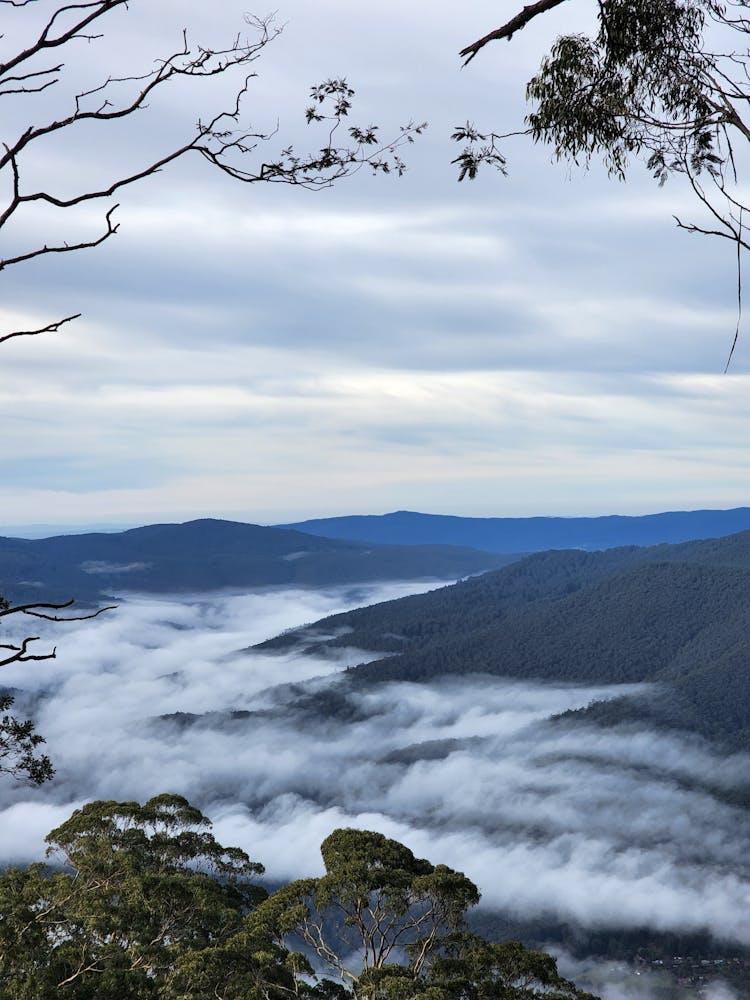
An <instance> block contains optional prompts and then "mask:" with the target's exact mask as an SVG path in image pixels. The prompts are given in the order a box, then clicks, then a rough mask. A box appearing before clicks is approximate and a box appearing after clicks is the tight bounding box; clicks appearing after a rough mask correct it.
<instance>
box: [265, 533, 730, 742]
mask: <svg viewBox="0 0 750 1000" xmlns="http://www.w3.org/2000/svg"><path fill="white" fill-rule="evenodd" d="M748 594H750V532H743V533H741V534H738V535H732V536H729V537H728V538H721V539H711V540H706V541H699V542H687V543H684V544H680V545H674V546H672V545H659V546H654V547H650V548H634V547H628V548H624V549H610V550H607V551H605V552H592V553H587V552H581V551H577V550H574V551H560V552H556V551H552V552H545V553H540V554H538V555H533V556H529V557H527V558H525V559H523V560H520V561H519V562H516V563H513V564H512V565H510V566H508V567H506V568H504V569H501V570H497V571H494V572H490V573H486V574H484V575H483V576H481V577H478V578H475V579H470V580H465V581H462V582H460V583H458V584H456V585H455V586H452V587H446V588H443V589H441V590H438V591H433V592H431V593H429V594H423V595H418V596H415V597H409V598H404V599H402V600H398V601H390V602H387V603H383V604H380V605H376V606H374V607H370V608H361V609H358V610H357V611H352V612H349V613H346V614H342V615H335V616H332V617H330V618H328V619H325V620H323V621H322V622H318V623H316V624H315V625H313V626H308V627H306V628H305V629H300V630H296V631H293V632H291V633H287V634H285V635H282V636H279V637H277V638H276V639H273V640H270V641H269V642H266V643H264V644H262V646H261V647H260V648H264V649H284V648H289V647H292V646H294V645H295V644H302V645H304V647H305V648H307V649H309V650H311V651H315V652H318V653H320V652H323V651H325V650H326V649H337V648H338V649H340V648H344V647H352V648H354V649H360V650H370V651H377V652H380V653H382V654H386V655H385V656H382V657H381V658H380V659H377V660H375V661H372V662H367V663H361V664H359V665H356V666H354V667H353V668H352V669H350V671H349V675H350V679H351V681H352V682H353V683H355V684H362V683H372V682H378V681H387V680H411V681H429V680H432V679H434V678H436V677H438V676H444V675H449V674H450V675H465V674H494V675H499V676H505V677H512V678H523V679H530V678H534V679H539V680H549V681H564V682H575V683H581V682H583V683H594V684H618V683H643V682H647V683H650V684H652V685H654V687H653V688H652V689H651V690H650V691H649V693H648V694H641V695H640V696H638V697H637V698H621V699H617V700H614V701H610V702H607V703H604V704H602V705H594V706H591V707H590V708H589V709H584V710H582V712H579V713H577V717H579V718H580V717H586V718H588V719H590V720H591V721H600V722H605V723H607V724H612V723H615V722H618V721H634V720H637V719H638V718H648V719H649V721H650V722H651V723H652V724H653V723H654V722H656V723H658V724H661V725H664V726H669V727H677V728H681V729H685V730H689V731H692V732H695V733H699V734H701V735H703V736H705V737H708V738H711V739H716V740H720V741H722V742H724V743H727V744H729V745H731V746H734V747H745V746H748V745H750V727H748V722H747V720H748V719H749V718H750V675H749V674H748V671H747V669H746V668H747V647H746V637H747V635H748V634H749V633H750V602H749V601H748ZM571 714H572V713H571Z"/></svg>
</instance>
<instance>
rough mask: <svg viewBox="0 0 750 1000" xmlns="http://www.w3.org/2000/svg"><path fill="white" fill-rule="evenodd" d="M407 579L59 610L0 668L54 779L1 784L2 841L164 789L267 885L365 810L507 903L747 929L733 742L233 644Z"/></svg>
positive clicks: (494, 687)
mask: <svg viewBox="0 0 750 1000" xmlns="http://www.w3.org/2000/svg"><path fill="white" fill-rule="evenodd" d="M415 589H417V588H414V587H411V588H410V587H409V586H408V585H406V584H398V585H394V586H379V587H368V588H359V589H357V590H356V591H354V590H351V589H350V590H349V591H341V590H339V591H334V590H329V591H325V592H313V591H288V590H283V591H282V590H279V591H275V592H268V593H256V594H249V595H243V596H233V595H208V596H196V597H194V598H192V599H189V600H183V599H180V600H176V599H174V600H173V599H162V600H153V599H150V598H149V599H141V598H137V597H134V598H132V599H131V600H129V601H128V602H127V603H124V604H123V605H122V606H121V607H120V608H119V609H118V610H117V611H116V612H115V613H114V614H111V615H107V616H104V617H102V618H100V619H98V620H96V621H94V622H87V623H80V624H75V625H71V626H68V627H67V630H66V632H65V635H64V636H57V637H56V638H57V641H58V654H59V658H58V659H57V660H56V661H49V662H45V663H39V664H26V665H23V666H15V667H13V668H11V669H7V670H6V671H5V672H4V674H3V677H2V680H3V681H4V683H5V684H6V685H7V686H9V687H13V688H16V689H21V691H22V692H23V693H21V694H19V695H18V708H19V710H20V711H19V714H20V712H23V711H24V710H28V712H29V713H30V714H32V715H33V717H34V718H35V720H36V721H37V725H38V729H39V731H40V732H41V733H42V734H43V735H45V736H46V737H47V740H48V747H47V750H48V752H49V753H50V755H51V756H52V758H53V760H54V762H55V764H56V766H57V776H56V778H55V779H54V781H53V782H52V783H50V784H48V785H46V786H43V787H42V788H39V789H36V788H28V787H25V786H23V785H20V784H17V783H14V782H12V781H10V780H5V781H3V782H2V784H1V785H0V807H1V809H2V812H1V813H0V858H1V859H2V860H3V862H5V863H8V862H25V861H30V860H33V859H37V858H39V857H41V853H42V849H43V848H42V840H43V837H44V834H45V833H46V832H47V831H48V830H49V829H50V828H52V827H53V826H55V825H56V824H58V823H59V822H60V821H61V820H62V819H63V818H65V817H66V816H67V815H68V814H69V813H70V812H71V811H72V809H73V808H74V807H75V806H77V805H79V804H81V803H82V802H84V801H87V800H90V799H93V798H106V799H120V800H123V799H139V800H144V799H145V798H147V797H149V796H151V795H154V794H155V793H158V792H161V791H172V792H178V793H181V794H183V795H186V796H187V797H189V798H190V799H191V800H192V801H194V802H195V803H196V804H198V805H200V807H201V808H202V809H203V810H204V811H205V812H207V813H208V815H209V816H210V817H211V818H212V819H213V820H214V823H215V830H216V833H217V836H218V837H219V838H220V839H221V840H222V842H224V843H227V844H237V845H239V846H241V847H243V848H245V849H246V850H247V851H248V852H249V853H250V855H251V856H252V857H254V858H257V859H258V860H260V861H262V862H263V863H264V864H265V866H266V868H267V879H268V880H269V882H271V883H272V882H274V881H276V880H281V879H286V878H290V877H296V876H301V875H306V874H315V873H318V872H320V870H321V862H320V857H319V853H318V847H319V844H320V842H321V840H322V839H323V838H324V837H325V836H327V835H328V833H330V831H331V830H332V829H333V828H334V827H337V826H358V827H364V828H370V829H376V830H380V831H381V832H383V833H385V834H387V835H389V836H393V837H396V838H398V839H399V840H403V841H404V842H405V843H407V844H408V845H409V846H410V847H411V848H412V849H413V850H414V851H415V852H416V853H418V854H419V855H421V856H425V857H429V858H431V859H432V860H433V861H442V862H445V863H447V864H450V865H452V866H454V867H456V868H459V869H462V870H464V871H466V873H467V874H468V875H469V876H470V877H471V878H472V879H474V880H475V881H476V883H477V884H478V885H479V887H480V889H481V891H482V894H483V903H484V905H486V906H488V907H491V908H503V909H505V910H507V911H509V912H510V913H511V914H512V915H513V916H514V917H519V918H534V917H543V916H551V917H553V918H555V919H558V918H559V919H562V920H573V921H576V922H578V923H580V924H582V925H583V926H585V927H592V928H598V927H602V928H606V927H616V926H624V927H630V928H637V927H642V926H651V927H653V928H655V929H659V930H675V931H685V932H693V931H696V932H697V931H702V930H704V929H707V928H710V930H711V931H712V932H713V933H714V934H715V935H717V936H718V937H719V938H721V939H723V940H725V941H727V942H736V943H742V944H744V945H748V944H750V911H749V910H748V906H747V900H748V894H749V893H750V861H749V860H748V856H747V850H746V847H747V842H748V834H750V822H749V820H748V813H747V812H746V811H745V810H744V809H743V808H742V805H741V801H740V799H741V798H742V797H743V796H746V793H747V792H748V783H749V782H748V775H749V774H750V768H749V767H748V765H749V764H750V758H748V756H747V755H741V754H736V755H734V756H729V757H721V756H719V755H718V754H717V753H716V752H715V751H712V750H710V749H709V748H708V747H707V746H706V745H704V744H700V743H699V742H697V741H696V742H692V741H690V740H687V739H683V738H679V737H677V736H674V735H665V734H664V733H656V732H654V733H651V732H647V731H645V730H639V731H634V730H612V731H608V732H604V731H603V730H597V729H593V728H582V727H579V726H576V727H572V726H568V725H565V724H563V723H559V722H558V723H546V722H544V720H545V719H546V718H547V717H548V716H550V715H552V714H554V713H558V712H562V711H565V710H567V709H569V708H575V707H578V706H582V705H585V704H587V703H588V702H589V701H591V700H592V699H594V698H602V697H608V696H611V695H615V694H620V693H622V690H623V688H622V687H617V688H616V687H612V688H591V687H580V686H563V685H540V684H526V683H518V682H513V683H511V682H507V681H504V680H502V679H498V678H496V677H476V678H468V679H467V678H461V679H458V680H453V679H450V678H448V679H445V680H444V681H442V682H441V683H435V684H432V685H421V684H411V683H389V684H386V685H379V686H378V685H376V686H368V687H365V688H362V689H359V688H355V687H354V685H353V683H352V681H351V680H350V679H349V678H347V677H346V676H343V677H342V676H339V675H340V671H341V668H342V667H343V666H344V665H345V663H346V662H358V661H360V660H362V659H364V658H366V654H364V653H361V652H359V653H358V652H356V651H352V652H351V655H350V656H349V660H348V661H347V659H346V657H345V656H342V659H341V660H337V661H333V660H330V659H328V660H323V659H321V658H319V657H315V656H311V655H309V654H303V653H296V654H284V655H270V654H260V653H258V652H247V651H244V652H243V650H245V649H246V647H248V646H250V645H252V644H253V643H256V642H259V641H261V640H262V639H264V638H267V637H270V636H272V635H275V634H277V633H278V632H279V631H281V630H282V629H284V628H288V627H290V626H294V625H299V624H301V623H303V622H309V621H313V620H316V619H318V618H320V617H321V616H323V615H325V614H329V613H332V612H335V611H339V610H343V609H345V608H347V607H351V606H352V605H354V604H361V603H365V602H368V603H369V602H372V601H375V600H382V599H385V598H386V597H392V596H401V595H403V594H405V593H407V592H409V591H411V592H413V591H414V590H415ZM422 589H427V588H426V586H424V585H423V586H422ZM629 690H632V688H630V689H629ZM643 693H644V696H647V694H648V691H647V690H645V691H644V692H643ZM179 713H181V714H179ZM163 717H166V718H163ZM613 995H614V994H613ZM624 995H625V994H623V996H624Z"/></svg>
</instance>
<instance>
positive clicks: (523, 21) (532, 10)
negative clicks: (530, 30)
mask: <svg viewBox="0 0 750 1000" xmlns="http://www.w3.org/2000/svg"><path fill="white" fill-rule="evenodd" d="M564 2H565V0H537V3H531V4H528V5H527V6H526V7H524V8H523V10H521V11H520V12H519V13H518V14H516V16H515V17H512V18H511V19H510V21H507V22H506V23H505V24H504V25H502V27H500V28H495V30H494V31H490V32H489V34H487V35H485V36H484V37H483V38H479V39H477V41H476V42H472V43H471V45H467V46H466V47H465V48H463V49H461V51H460V52H459V55H460V56H461V58H462V59H463V60H464V66H468V65H469V63H470V62H471V60H472V59H473V58H474V56H475V55H476V54H477V53H478V52H479V51H480V50H481V49H483V48H484V47H485V45H488V44H489V43H490V42H495V41H499V40H500V39H501V38H505V39H507V40H508V41H510V39H511V38H512V37H513V35H514V34H515V33H516V32H517V31H520V30H521V29H522V28H525V27H526V25H527V24H528V23H529V21H533V20H534V18H535V17H538V16H539V15H540V14H545V13H546V12H547V11H548V10H552V8H553V7H559V6H560V4H561V3H564Z"/></svg>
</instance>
